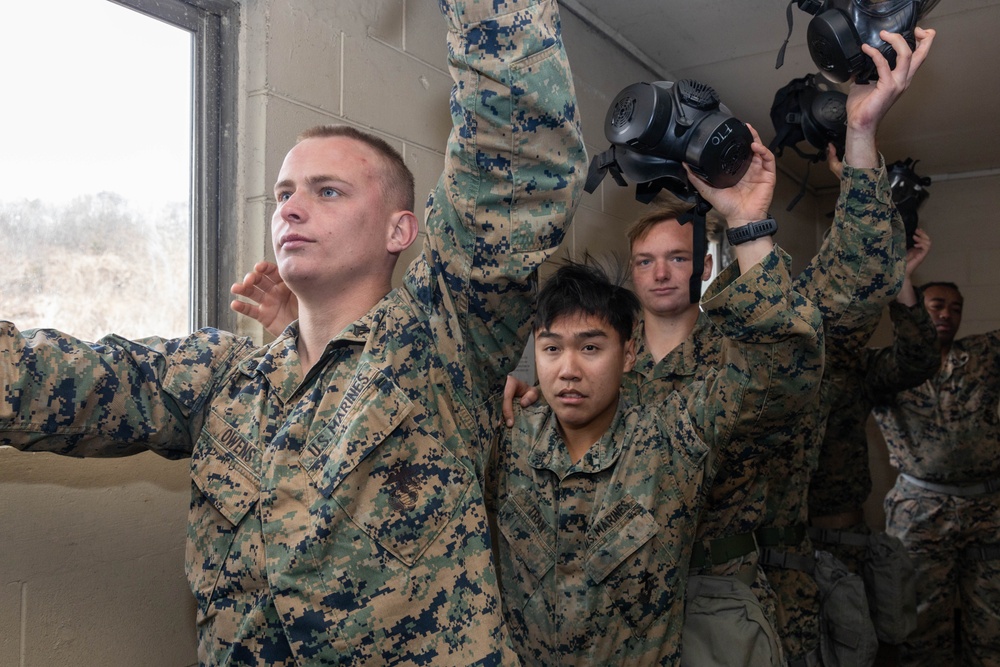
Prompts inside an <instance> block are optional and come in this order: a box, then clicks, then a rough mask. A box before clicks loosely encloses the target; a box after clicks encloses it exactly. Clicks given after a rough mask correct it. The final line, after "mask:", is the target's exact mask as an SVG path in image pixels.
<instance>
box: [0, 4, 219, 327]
mask: <svg viewBox="0 0 1000 667" xmlns="http://www.w3.org/2000/svg"><path fill="white" fill-rule="evenodd" d="M121 5H124V6H121ZM131 9H136V10H139V11H140V12H143V13H145V14H147V15H148V16H142V15H141V14H139V13H137V12H135V11H131ZM233 12H234V9H233V5H232V4H231V3H229V2H219V1H213V2H203V1H199V2H196V3H195V2H182V1H181V0H157V1H155V2H154V1H152V0H127V1H123V2H119V3H118V4H115V3H112V2H108V1H107V0H59V1H52V2H46V3H16V4H15V5H12V6H11V7H10V8H8V15H7V17H8V21H9V22H10V23H11V24H12V25H21V26H32V29H29V30H19V31H17V32H11V34H10V35H9V36H8V39H5V40H3V42H2V43H0V57H2V58H3V60H4V62H6V63H8V68H7V72H8V81H7V83H8V86H9V90H10V91H11V95H10V96H9V97H8V100H7V103H6V104H5V120H6V121H7V122H6V123H5V124H4V129H3V130H0V136H2V137H3V139H2V141H0V146H2V149H0V183H2V184H3V185H0V234H2V236H3V238H4V239H5V249H6V250H7V253H8V256H7V258H6V262H5V263H6V264H7V266H9V267H13V275H11V276H9V278H10V279H9V280H8V282H7V287H6V288H5V289H4V290H3V292H2V293H0V313H2V316H3V317H4V318H5V319H11V320H13V321H15V322H17V323H18V324H19V325H21V326H22V327H29V326H40V325H44V326H57V327H59V328H62V329H65V330H67V331H69V332H71V333H74V334H76V335H79V336H81V337H85V338H91V339H93V338H96V337H97V336H100V335H102V334H104V333H107V332H109V331H115V332H117V333H122V334H125V335H129V336H142V335H149V334H152V333H157V334H165V335H177V334H181V333H184V332H187V331H190V330H191V328H192V327H193V326H201V325H205V324H221V323H224V320H225V319H226V318H225V313H226V312H227V311H226V310H225V304H226V303H227V302H228V299H227V298H224V296H225V295H220V294H219V289H218V286H219V280H218V276H219V275H224V276H226V277H227V278H229V277H230V276H232V275H234V274H235V271H234V269H233V268H232V267H228V266H225V258H224V257H220V253H219V249H220V247H224V246H223V244H222V243H221V242H222V241H223V239H224V238H225V236H226V232H225V231H224V230H222V229H221V228H220V221H221V220H226V219H231V218H232V216H230V215H227V214H226V211H228V210H230V209H231V207H232V195H231V192H232V191H233V183H232V180H233V177H232V173H233V168H232V162H233V154H234V152H235V150H234V148H232V147H231V146H227V145H224V144H223V142H222V141H221V138H222V137H223V136H224V135H225V136H228V137H230V139H229V142H230V143H231V142H232V137H233V135H234V133H233V131H232V130H233V128H232V124H233V118H234V116H235V112H234V111H233V108H234V106H235V92H234V91H233V85H232V81H233V80H234V79H235V56H234V55H233V54H234V51H235V49H234V48H233V35H234V34H235V33H234V31H235V26H234V25H232V23H233V21H232V19H231V18H230V16H229V15H230V14H233ZM149 16H153V17H154V18H157V19H160V20H156V21H154V20H150V18H149ZM40 34H44V36H45V38H44V40H40V39H39V35H40ZM22 38H23V41H18V40H19V39H22ZM13 63H16V64H17V66H11V64H13ZM220 311H221V312H222V315H220Z"/></svg>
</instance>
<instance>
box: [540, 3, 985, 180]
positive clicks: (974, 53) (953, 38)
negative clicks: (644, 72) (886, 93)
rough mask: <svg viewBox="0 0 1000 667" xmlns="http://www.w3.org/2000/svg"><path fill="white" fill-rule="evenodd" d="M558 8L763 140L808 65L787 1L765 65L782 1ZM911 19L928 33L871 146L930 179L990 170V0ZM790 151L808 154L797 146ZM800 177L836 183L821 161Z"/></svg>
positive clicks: (799, 18) (805, 19)
mask: <svg viewBox="0 0 1000 667" xmlns="http://www.w3.org/2000/svg"><path fill="white" fill-rule="evenodd" d="M560 4H562V5H563V7H564V9H566V10H569V11H571V12H573V13H574V14H576V15H577V16H579V17H580V18H581V19H583V20H584V21H585V22H587V23H588V24H590V26H591V27H593V28H594V29H596V30H598V31H600V32H602V33H604V34H605V35H607V36H608V37H609V38H610V39H613V40H614V41H616V42H618V43H619V45H620V46H622V47H623V48H624V49H626V50H628V51H629V52H630V53H631V54H632V55H633V57H635V58H636V59H637V60H639V61H640V62H641V63H642V64H644V65H646V66H647V67H649V68H650V69H651V70H652V71H653V73H655V74H656V76H657V78H658V79H660V80H665V81H677V80H680V79H695V80H697V81H700V82H702V83H705V84H708V85H710V86H712V87H713V88H715V90H716V91H717V92H718V93H719V97H720V98H721V100H722V102H723V103H724V104H725V105H726V106H728V107H729V109H730V111H731V112H732V114H733V115H734V116H736V117H737V118H739V119H740V120H743V121H745V122H748V123H750V124H751V125H753V126H754V127H756V128H757V129H758V131H759V132H760V134H761V138H762V139H764V141H765V142H769V141H770V140H771V139H772V138H773V136H774V126H773V125H772V124H771V119H770V109H771V103H772V102H773V100H774V94H775V92H776V91H777V90H778V89H779V88H781V87H782V86H784V85H785V84H787V83H788V82H789V81H791V80H792V79H793V78H797V77H801V76H804V75H806V74H809V73H813V72H816V71H817V69H818V68H817V67H816V65H815V64H814V63H813V62H812V59H811V58H810V56H809V51H808V48H807V47H806V42H805V33H806V26H807V24H808V23H809V19H811V18H812V16H811V15H810V14H807V13H806V12H804V11H802V10H800V9H798V7H797V6H794V5H793V7H792V16H793V19H794V29H793V32H792V37H791V40H790V41H789V43H788V48H787V49H786V52H785V61H784V65H783V66H782V67H781V69H775V67H774V65H775V59H776V57H777V53H778V49H779V48H780V46H781V43H782V41H784V39H785V35H786V34H787V31H788V23H787V20H786V8H787V7H788V0H560ZM920 25H921V27H923V28H934V29H935V30H936V31H937V35H936V37H935V39H934V43H933V46H932V48H931V51H930V55H929V57H928V59H927V60H926V61H925V63H924V65H923V66H922V67H921V69H920V71H919V72H918V73H917V76H916V78H915V79H914V81H913V83H912V84H911V86H910V88H909V90H907V92H906V93H905V94H904V95H903V96H902V97H901V98H900V99H899V101H898V102H897V103H896V105H895V106H893V108H892V109H891V110H890V111H889V114H888V115H887V116H886V118H885V120H884V121H883V123H882V126H881V128H880V132H879V149H880V150H881V152H882V154H883V155H884V156H885V159H886V161H887V162H890V163H891V162H894V161H896V160H905V159H906V158H913V159H915V160H919V161H920V163H919V165H917V167H916V171H917V174H918V175H919V176H930V177H931V178H932V179H933V180H945V179H952V178H968V177H974V176H977V175H982V174H983V173H984V172H986V173H998V172H1000V73H998V71H997V69H998V64H1000V0H943V1H942V2H939V3H938V4H937V6H936V7H934V8H933V10H932V11H931V12H930V13H929V14H928V15H927V16H926V17H924V19H923V20H922V21H921V24H920ZM627 83H633V82H627ZM623 87H624V85H623ZM843 90H844V92H846V90H847V89H846V88H844V89H843ZM800 148H803V149H805V150H807V151H811V148H810V147H809V146H808V144H806V143H803V144H800ZM806 166H807V162H806V161H805V160H802V159H801V158H799V157H798V156H797V155H795V153H794V152H793V151H792V150H791V149H786V150H785V151H784V154H783V156H782V157H781V158H779V159H778V168H779V170H781V171H783V172H785V173H786V174H788V175H790V176H791V177H793V178H796V179H801V177H802V175H803V174H804V173H805V169H806ZM809 182H810V188H811V189H812V190H813V191H814V192H824V191H832V190H833V189H835V188H836V186H837V182H836V180H835V179H834V177H833V176H832V175H831V174H830V173H829V171H827V170H826V169H825V167H824V166H823V165H819V166H817V167H813V168H812V170H811V171H810V175H809ZM931 188H933V183H932V185H931Z"/></svg>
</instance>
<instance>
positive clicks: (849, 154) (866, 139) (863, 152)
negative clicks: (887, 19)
mask: <svg viewBox="0 0 1000 667" xmlns="http://www.w3.org/2000/svg"><path fill="white" fill-rule="evenodd" d="M934 35H935V32H934V31H933V30H924V29H923V28H916V29H915V30H914V36H915V37H916V48H915V49H913V50H910V45H909V44H907V43H906V39H905V38H904V37H903V36H902V35H900V34H897V33H894V32H887V31H885V30H883V31H882V32H881V33H880V35H879V36H880V37H881V38H882V39H883V40H885V41H886V42H887V43H888V44H890V45H891V46H892V48H893V49H894V50H895V51H896V66H895V67H894V68H890V67H889V62H888V61H887V60H886V59H885V57H884V56H883V55H882V54H881V52H879V50H878V49H876V48H875V47H873V46H871V45H869V44H865V45H863V46H862V47H861V49H862V51H864V52H865V54H866V55H868V56H869V57H870V58H871V59H872V61H873V62H874V63H875V69H876V71H877V72H878V81H877V82H876V83H866V84H859V83H856V82H853V83H851V87H850V90H849V91H848V93H847V139H846V150H845V162H847V164H849V165H851V166H852V167H858V168H863V169H871V168H874V167H876V166H878V153H877V150H876V148H875V133H876V132H877V131H878V126H879V123H881V122H882V119H883V118H885V115H886V113H888V112H889V109H890V108H891V107H892V105H893V104H895V102H896V100H898V99H899V97H900V95H902V94H903V93H904V92H905V91H906V89H907V88H909V86H910V82H911V81H913V77H914V75H916V73H917V70H918V69H920V66H921V65H922V64H923V63H924V60H926V59H927V54H928V52H929V51H930V48H931V43H932V42H933V41H934Z"/></svg>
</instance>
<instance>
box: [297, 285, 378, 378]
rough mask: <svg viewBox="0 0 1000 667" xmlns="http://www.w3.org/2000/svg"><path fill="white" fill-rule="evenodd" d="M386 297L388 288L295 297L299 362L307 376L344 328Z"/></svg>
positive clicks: (332, 291)
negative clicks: (316, 297)
mask: <svg viewBox="0 0 1000 667" xmlns="http://www.w3.org/2000/svg"><path fill="white" fill-rule="evenodd" d="M388 293H389V286H388V285H381V286H375V285H373V286H372V287H371V288H369V289H365V290H358V289H355V290H351V292H350V293H337V292H336V290H331V293H329V294H327V295H326V296H325V297H324V298H322V299H309V297H308V296H300V297H299V340H298V352H299V362H300V363H301V364H302V367H303V369H304V370H305V372H308V371H309V369H311V368H312V367H313V366H314V365H315V364H316V362H317V361H319V359H320V357H321V356H322V354H323V350H325V349H326V344H327V343H328V342H330V340H332V339H333V338H334V337H336V336H337V335H338V334H339V333H340V332H341V331H343V330H344V327H346V326H347V325H349V324H350V323H351V322H354V321H356V320H358V319H360V318H361V317H363V316H364V315H365V313H367V312H368V311H369V310H371V309H372V308H373V307H374V306H375V304H377V303H378V302H379V301H380V300H381V299H382V297H384V296H385V295H386V294H388Z"/></svg>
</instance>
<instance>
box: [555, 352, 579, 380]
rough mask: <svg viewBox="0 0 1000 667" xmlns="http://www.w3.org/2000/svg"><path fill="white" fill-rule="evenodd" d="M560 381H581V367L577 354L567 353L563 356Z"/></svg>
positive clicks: (560, 365)
mask: <svg viewBox="0 0 1000 667" xmlns="http://www.w3.org/2000/svg"><path fill="white" fill-rule="evenodd" d="M559 379H560V380H567V381H575V380H579V379H580V366H579V364H578V363H577V358H576V355H575V354H573V353H571V352H567V353H564V354H563V355H562V358H561V359H560V360H559Z"/></svg>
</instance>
